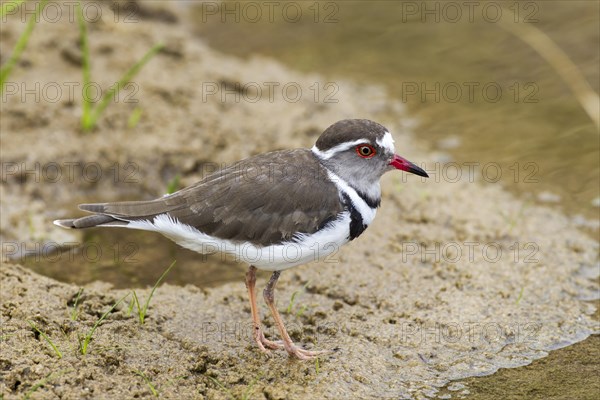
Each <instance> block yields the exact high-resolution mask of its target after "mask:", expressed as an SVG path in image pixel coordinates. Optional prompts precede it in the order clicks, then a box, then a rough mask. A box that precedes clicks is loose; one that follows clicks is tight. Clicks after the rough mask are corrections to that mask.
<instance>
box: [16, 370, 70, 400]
mask: <svg viewBox="0 0 600 400" xmlns="http://www.w3.org/2000/svg"><path fill="white" fill-rule="evenodd" d="M71 371H73V370H72V369H68V370H60V371H58V372H51V373H49V374H48V375H46V377H45V378H43V379H40V380H39V381H37V382H36V383H35V384H34V385H33V386H32V387H31V388H29V390H28V391H27V393H25V396H24V397H23V399H24V400H29V399H30V398H31V395H32V394H33V393H35V391H36V390H38V389H39V388H41V387H42V386H44V385H45V384H46V383H48V382H49V381H50V379H53V378H58V377H60V376H62V375H64V374H66V373H68V372H71Z"/></svg>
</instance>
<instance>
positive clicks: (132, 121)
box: [127, 107, 144, 129]
mask: <svg viewBox="0 0 600 400" xmlns="http://www.w3.org/2000/svg"><path fill="white" fill-rule="evenodd" d="M143 113H144V111H143V110H142V109H141V108H140V107H136V108H134V109H133V111H132V112H131V115H130V116H129V119H128V120H127V128H129V129H133V128H135V127H136V126H137V124H138V123H139V122H140V119H141V118H142V114H143Z"/></svg>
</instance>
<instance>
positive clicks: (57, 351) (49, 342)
mask: <svg viewBox="0 0 600 400" xmlns="http://www.w3.org/2000/svg"><path fill="white" fill-rule="evenodd" d="M27 323H28V324H29V325H30V326H31V327H32V328H33V329H35V330H36V331H37V332H38V333H39V334H40V335H42V337H43V338H44V339H45V340H46V342H48V344H49V345H50V346H51V347H52V350H54V353H55V354H56V355H57V356H58V358H62V353H61V352H60V350H58V347H56V346H55V345H54V343H52V340H50V338H49V337H48V335H46V334H45V333H44V331H42V330H41V329H39V328H38V327H37V326H36V325H35V324H34V323H33V321H29V320H28V321H27Z"/></svg>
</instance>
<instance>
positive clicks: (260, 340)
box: [246, 265, 283, 352]
mask: <svg viewBox="0 0 600 400" xmlns="http://www.w3.org/2000/svg"><path fill="white" fill-rule="evenodd" d="M255 286H256V267H255V266H253V265H251V266H250V268H248V272H246V288H247V289H248V295H249V297H250V312H251V313H252V336H253V337H254V340H255V341H256V343H257V344H258V347H259V348H260V349H261V350H262V351H263V352H267V351H268V350H267V348H269V349H281V348H283V345H282V344H280V343H277V342H273V341H271V340H268V339H267V338H265V334H264V333H263V330H262V328H261V324H260V315H259V314H258V305H257V304H256V291H255V290H254V287H255Z"/></svg>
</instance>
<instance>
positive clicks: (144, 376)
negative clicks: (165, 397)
mask: <svg viewBox="0 0 600 400" xmlns="http://www.w3.org/2000/svg"><path fill="white" fill-rule="evenodd" d="M132 371H133V372H134V373H135V374H136V375H138V376H140V377H142V379H143V380H144V381H145V382H146V385H148V387H149V388H150V391H151V392H152V394H153V395H154V396H155V397H158V390H156V388H155V387H154V385H153V384H152V382H151V381H150V378H148V377H147V376H146V374H144V373H143V372H142V371H138V370H137V369H133V370H132Z"/></svg>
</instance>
